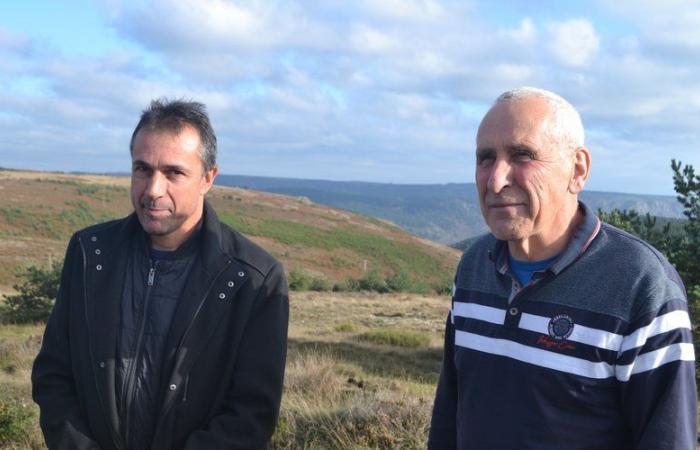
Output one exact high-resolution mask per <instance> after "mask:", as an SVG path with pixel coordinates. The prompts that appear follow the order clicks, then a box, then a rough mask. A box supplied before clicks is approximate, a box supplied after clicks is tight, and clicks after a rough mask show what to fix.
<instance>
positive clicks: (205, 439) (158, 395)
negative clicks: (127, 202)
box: [32, 101, 288, 450]
mask: <svg viewBox="0 0 700 450" xmlns="http://www.w3.org/2000/svg"><path fill="white" fill-rule="evenodd" d="M131 160H132V174H131V201H132V204H133V207H134V213H133V214H131V215H130V216H128V217H126V218H124V219H121V220H116V221H112V222H108V223H104V224H100V225H95V226H92V227H89V228H87V229H85V230H82V231H79V232H77V233H76V234H75V235H74V236H73V238H72V239H71V241H70V243H69V245H68V251H67V254H66V259H65V265H64V269H63V274H62V277H61V287H60V291H59V293H58V298H57V299H56V304H55V306H54V309H53V312H52V314H51V317H50V319H49V321H48V323H47V325H46V332H45V335H44V340H43V343H42V347H41V351H40V352H39V355H38V356H37V358H36V361H35V362H34V369H33V373H32V382H33V395H34V399H35V401H36V402H37V403H38V404H39V407H40V409H41V428H42V430H43V432H44V437H45V439H46V444H47V445H48V447H49V448H51V449H70V450H76V449H103V450H104V449H120V450H127V449H128V450H142V449H164V450H165V449H172V448H177V449H180V448H184V449H193V450H195V449H196V450H200V449H259V448H264V447H265V446H266V443H267V441H268V440H269V439H270V436H271V435H272V431H273V429H274V425H275V422H276V419H277V414H278V411H279V405H280V397H281V395H282V376H283V373H284V362H285V354H286V340H287V318H288V300H287V284H286V280H285V277H284V271H283V270H282V267H281V265H280V264H279V263H278V262H277V261H275V260H274V259H273V258H272V257H271V256H269V255H268V254H267V253H266V252H265V251H263V250H262V249H261V248H259V247H258V246H257V245H255V244H253V243H252V242H250V241H249V240H248V239H246V238H245V237H243V236H242V235H240V234H239V233H237V232H235V231H233V230H232V229H230V228H229V227H228V226H226V225H224V224H223V223H221V222H220V221H219V220H218V219H217V216H216V213H215V212H214V210H213V209H212V207H211V206H210V205H209V204H208V202H207V201H205V199H204V196H205V194H206V193H207V192H208V191H209V189H210V188H211V186H212V184H213V182H214V178H215V177H216V175H217V172H218V169H217V167H216V136H215V134H214V131H213V129H212V127H211V125H210V122H209V118H208V116H207V114H206V112H205V109H204V106H203V105H202V104H200V103H194V102H184V101H172V102H168V101H154V102H152V103H151V107H150V108H149V109H148V110H146V111H144V113H143V115H142V116H141V120H140V121H139V123H138V125H137V126H136V129H135V130H134V133H133V135H132V138H131Z"/></svg>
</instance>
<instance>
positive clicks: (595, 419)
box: [428, 88, 697, 450]
mask: <svg viewBox="0 0 700 450" xmlns="http://www.w3.org/2000/svg"><path fill="white" fill-rule="evenodd" d="M590 167H591V156H590V154H589V151H588V150H587V149H586V148H585V147H584V131H583V125H582V123H581V119H580V117H579V115H578V113H577V112H576V110H575V109H574V108H573V106H571V105H570V104H569V103H568V102H567V101H566V100H564V99H563V98H561V97H560V96H558V95H556V94H554V93H552V92H548V91H544V90H541V89H536V88H520V89H515V90H512V91H509V92H506V93H504V94H503V95H501V96H500V97H499V98H498V99H497V100H496V103H495V104H494V105H493V106H492V107H491V109H490V110H489V111H488V112H487V113H486V115H485V116H484V119H483V120H482V122H481V125H480V126H479V130H478V132H477V138H476V184H477V190H478V192H479V201H480V205H481V211H482V214H483V216H484V219H485V221H486V223H487V225H488V226H489V229H490V230H491V233H490V234H488V235H486V236H483V237H482V238H480V239H477V240H476V241H475V242H474V243H473V244H472V245H471V247H470V248H468V249H467V250H466V251H465V253H464V256H463V257H462V260H461V261H460V264H459V267H458V268H457V274H456V276H455V288H454V294H453V297H452V308H451V311H450V314H449V316H448V320H447V325H446V331H445V353H444V358H443V366H442V371H441V374H440V379H439V382H438V387H437V393H436V398H435V406H434V409H433V417H432V423H431V429H430V437H429V441H428V448H429V449H434V450H446V449H460V450H471V449H474V450H481V449H499V450H509V449H513V450H520V449H562V450H564V449H566V450H576V449H581V450H583V449H596V450H622V449H625V450H626V449H649V450H652V449H653V450H661V449H669V450H671V449H673V450H692V449H695V443H696V439H697V435H696V421H697V414H696V409H697V393H696V387H695V367H694V351H693V340H692V333H691V325H690V320H689V318H688V312H687V309H688V305H687V300H686V294H685V289H684V287H683V283H682V282H681V280H680V278H679V276H678V274H677V273H676V271H675V270H674V268H673V267H672V266H671V265H670V264H669V263H668V261H667V260H666V259H665V258H664V257H663V256H662V255H661V254H660V253H659V252H658V251H657V250H656V249H654V248H652V247H651V246H650V245H649V244H647V243H646V242H643V241H641V240H640V239H638V238H636V237H634V236H632V235H629V234H627V233H625V232H623V231H621V230H618V229H617V228H614V227H612V226H610V225H608V224H605V223H601V222H600V220H599V219H598V218H597V217H596V216H595V214H594V213H593V211H591V209H590V208H588V207H587V206H586V205H585V204H583V203H582V202H580V201H579V200H578V194H579V193H580V192H581V191H582V189H583V187H584V185H585V183H586V181H587V179H588V175H589V172H590Z"/></svg>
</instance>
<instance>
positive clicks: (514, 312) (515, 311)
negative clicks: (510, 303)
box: [508, 308, 518, 316]
mask: <svg viewBox="0 0 700 450" xmlns="http://www.w3.org/2000/svg"><path fill="white" fill-rule="evenodd" d="M508 314H510V315H511V316H515V315H517V314H518V308H510V309H509V310H508Z"/></svg>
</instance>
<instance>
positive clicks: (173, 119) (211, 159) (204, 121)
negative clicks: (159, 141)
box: [129, 98, 216, 172]
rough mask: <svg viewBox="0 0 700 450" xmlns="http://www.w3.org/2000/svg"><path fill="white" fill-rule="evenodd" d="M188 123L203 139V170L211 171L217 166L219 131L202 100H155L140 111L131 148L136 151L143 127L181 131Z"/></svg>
mask: <svg viewBox="0 0 700 450" xmlns="http://www.w3.org/2000/svg"><path fill="white" fill-rule="evenodd" d="M186 125H190V126H192V127H194V128H195V129H196V130H197V132H198V133H199V139H200V140H201V142H202V148H200V150H199V156H200V159H201V160H202V165H203V166H204V171H205V172H208V171H210V170H211V169H212V168H214V166H215V165H216V134H214V129H213V128H212V127H211V122H210V121H209V116H208V115H207V109H206V106H204V104H203V103H198V102H191V101H185V100H181V99H178V100H168V99H167V98H158V99H155V100H152V101H151V106H150V107H149V108H148V109H145V110H144V111H143V113H142V114H141V119H140V120H139V123H138V124H137V125H136V129H134V132H133V134H132V135H131V143H130V144H129V149H130V151H131V152H132V153H133V152H134V138H135V137H136V134H137V133H138V132H139V131H141V130H142V129H147V130H159V131H171V132H173V133H179V132H180V131H181V130H182V128H183V127H184V126H186Z"/></svg>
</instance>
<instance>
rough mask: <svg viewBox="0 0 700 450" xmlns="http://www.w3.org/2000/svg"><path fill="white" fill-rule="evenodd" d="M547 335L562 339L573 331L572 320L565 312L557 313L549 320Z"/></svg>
mask: <svg viewBox="0 0 700 450" xmlns="http://www.w3.org/2000/svg"><path fill="white" fill-rule="evenodd" d="M548 331H549V337H551V338H554V339H556V340H559V341H563V340H565V339H566V338H568V337H569V336H571V333H572V332H573V331H574V321H573V320H571V317H569V316H567V315H566V314H559V315H556V316H554V317H552V320H550V321H549V327H548Z"/></svg>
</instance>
